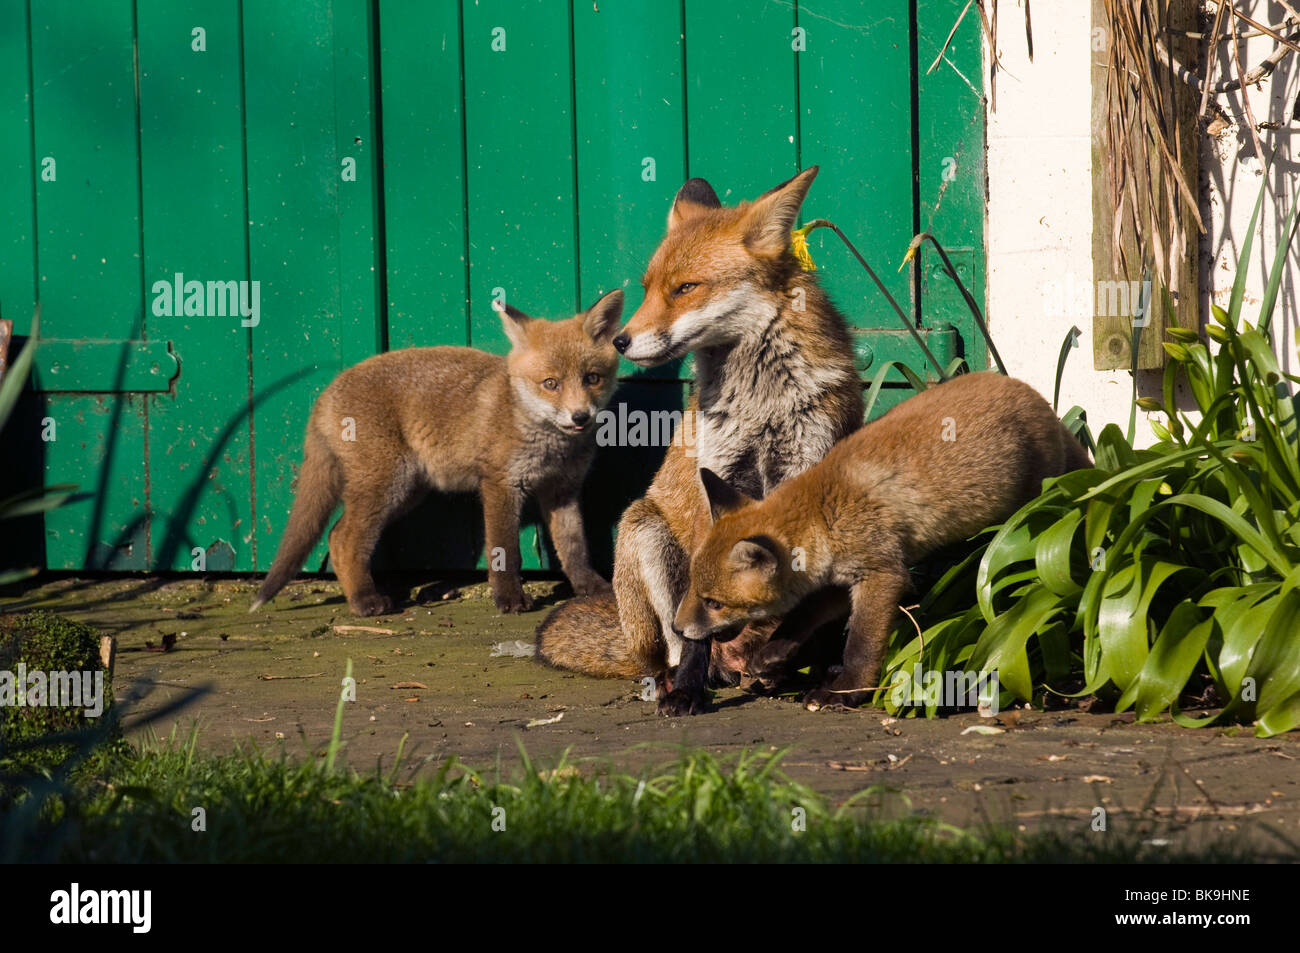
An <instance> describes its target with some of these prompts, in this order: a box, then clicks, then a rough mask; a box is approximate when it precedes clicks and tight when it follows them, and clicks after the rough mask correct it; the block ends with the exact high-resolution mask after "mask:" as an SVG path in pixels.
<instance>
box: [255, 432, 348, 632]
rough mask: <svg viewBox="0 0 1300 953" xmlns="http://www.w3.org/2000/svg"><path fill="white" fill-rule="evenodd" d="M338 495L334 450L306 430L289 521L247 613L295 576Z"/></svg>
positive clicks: (340, 480) (340, 477)
mask: <svg viewBox="0 0 1300 953" xmlns="http://www.w3.org/2000/svg"><path fill="white" fill-rule="evenodd" d="M342 493H343V472H342V470H341V468H340V467H339V462H338V460H337V458H335V456H334V451H333V450H331V449H330V447H329V444H327V443H326V442H325V438H324V437H322V436H320V435H319V434H317V433H316V432H315V431H314V430H311V429H308V431H307V439H306V440H305V441H304V442H303V453H302V469H301V470H299V471H298V487H297V490H296V491H295V493H294V497H293V509H292V510H291V511H290V513H289V522H288V525H286V526H285V528H284V535H283V536H282V537H281V538H280V548H279V549H278V550H277V551H276V554H275V561H274V562H272V563H271V569H270V571H269V572H267V574H266V580H265V581H264V582H263V583H262V588H261V589H259V590H257V598H256V599H254V600H253V604H252V606H250V607H249V610H248V611H249V612H256V611H257V610H258V609H260V608H261V607H262V606H263V605H265V604H266V603H268V602H270V601H271V599H272V598H274V597H275V594H276V593H277V592H279V591H280V590H281V589H283V588H284V585H285V583H287V582H288V581H289V580H290V579H292V578H293V577H294V576H296V575H298V571H299V570H300V569H302V564H303V562H304V560H306V558H307V554H308V553H310V552H311V550H312V547H313V546H315V545H316V541H317V540H318V539H320V536H321V533H323V532H324V531H325V524H326V523H327V522H329V518H330V514H332V513H333V512H334V507H335V506H336V505H338V502H339V499H340V497H341V496H342Z"/></svg>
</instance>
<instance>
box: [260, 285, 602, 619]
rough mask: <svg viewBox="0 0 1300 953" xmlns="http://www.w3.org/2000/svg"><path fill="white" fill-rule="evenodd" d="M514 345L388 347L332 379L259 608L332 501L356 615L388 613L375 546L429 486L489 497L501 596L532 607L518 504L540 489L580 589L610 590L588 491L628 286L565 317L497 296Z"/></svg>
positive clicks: (486, 510) (315, 534) (503, 603)
mask: <svg viewBox="0 0 1300 953" xmlns="http://www.w3.org/2000/svg"><path fill="white" fill-rule="evenodd" d="M493 307H494V308H495V309H496V310H497V312H498V313H499V314H500V316H501V323H502V325H503V326H504V327H505V331H506V335H507V337H509V339H510V344H511V350H510V353H509V355H508V356H506V357H500V356H497V355H493V354H486V353H484V352H482V351H477V350H474V349H472V348H467V347H425V348H409V349H406V350H400V351H390V352H388V353H386V354H379V355H376V356H375V357H372V358H370V359H369V360H366V361H362V362H361V363H360V364H358V365H357V366H356V367H353V368H350V369H348V370H346V371H344V372H343V373H342V374H340V375H339V376H338V377H337V378H335V380H334V382H333V383H332V384H330V386H329V387H327V388H326V389H325V391H324V393H322V394H321V396H320V398H319V399H318V400H317V401H316V406H315V408H314V409H313V410H312V414H311V418H310V420H309V421H308V423H307V436H306V441H305V446H304V448H303V463H302V470H301V472H300V473H299V475H298V488H297V495H296V497H295V498H294V501H293V510H292V512H291V513H290V515H289V523H288V525H287V526H286V527H285V531H284V538H283V539H282V540H281V541H280V549H279V551H278V552H277V553H276V556H275V561H274V563H272V565H271V569H270V572H268V573H267V576H266V581H265V582H263V583H262V588H261V589H260V590H259V591H258V593H257V599H256V600H255V601H254V602H253V606H252V609H251V610H250V611H255V610H256V609H258V608H260V607H261V606H262V605H263V604H264V603H266V602H267V601H268V600H270V599H271V598H272V597H273V596H274V595H275V594H276V593H277V592H279V591H280V589H281V588H283V587H284V585H285V583H287V582H288V581H289V580H290V579H292V578H293V577H294V576H295V575H296V574H297V573H298V571H299V569H301V568H302V563H303V560H304V559H306V558H307V554H308V553H309V552H310V551H311V548H312V547H313V546H314V545H315V544H316V541H317V540H318V539H320V534H321V532H322V531H323V530H324V528H325V524H326V522H327V521H328V520H329V518H330V514H331V513H333V511H334V507H335V506H336V505H337V504H338V503H339V501H340V500H341V501H342V503H343V515H342V516H341V517H340V518H339V521H338V523H336V524H335V526H334V529H333V530H331V531H330V536H329V547H330V559H331V561H332V563H333V566H334V571H335V572H336V573H337V574H338V578H339V582H340V583H342V585H343V591H344V593H345V594H346V595H347V599H348V606H349V608H351V610H352V612H353V613H355V614H356V615H360V616H367V615H379V614H382V613H386V612H389V611H391V609H392V604H391V602H390V601H389V600H388V599H387V598H386V597H385V596H383V595H382V594H380V592H379V591H378V590H377V589H376V588H375V582H374V579H373V578H372V577H371V575H370V557H371V554H372V553H373V551H374V548H375V545H376V543H377V542H378V541H379V536H380V533H381V532H382V531H383V529H384V526H385V525H386V524H388V523H389V522H391V521H392V520H394V519H396V518H397V517H398V516H400V515H402V514H403V513H405V512H407V511H408V510H410V509H411V508H412V507H413V506H414V505H415V504H416V503H418V502H419V501H420V500H421V499H422V498H423V497H424V496H425V495H426V494H427V493H428V491H430V490H439V491H442V492H448V493H452V492H467V491H477V492H478V493H479V495H480V497H481V498H482V500H483V518H484V523H485V524H486V525H485V538H486V542H487V549H488V561H489V565H490V566H491V571H490V572H489V574H488V575H489V578H490V579H491V584H492V597H493V599H494V600H495V602H496V605H497V608H498V609H499V610H500V611H502V612H519V611H521V610H525V609H530V608H532V603H531V601H530V599H529V598H528V596H527V595H525V593H524V590H523V584H522V579H521V576H520V565H521V560H520V556H519V515H520V510H521V509H522V507H523V504H524V501H525V500H526V499H527V498H529V497H531V496H535V497H536V498H537V501H538V503H539V505H540V508H541V511H542V515H543V516H544V517H545V519H546V523H547V527H548V529H549V530H550V534H551V540H552V542H553V543H554V544H555V549H556V551H557V552H558V553H559V556H560V562H561V563H562V564H563V567H564V573H565V575H566V576H567V577H568V579H569V582H571V583H572V584H573V588H574V590H575V591H577V592H578V593H581V594H594V593H600V592H607V591H609V583H607V582H606V581H605V580H604V579H602V578H601V577H600V576H599V575H597V573H596V572H595V571H594V570H593V569H592V568H591V563H590V559H589V557H588V553H587V540H586V536H585V535H584V532H583V525H582V514H581V511H580V510H579V505H578V495H579V491H580V490H581V488H582V482H583V480H584V478H585V477H586V475H587V469H588V467H589V466H590V465H591V460H592V457H593V456H594V455H595V449H596V448H595V433H596V426H595V420H596V415H597V413H598V412H599V411H600V410H601V409H602V408H603V407H604V406H605V405H606V404H607V403H608V402H609V399H610V397H611V395H612V394H613V391H614V387H615V384H616V380H615V371H616V370H617V367H618V354H617V353H616V352H615V350H614V346H613V344H612V343H611V341H612V339H613V337H614V332H615V330H616V329H617V327H618V322H619V318H620V316H621V315H622V312H623V292H622V291H611V292H610V293H609V294H607V295H605V296H604V297H603V298H601V299H600V300H599V301H597V302H596V303H595V304H593V305H592V306H591V308H590V309H588V310H587V311H585V312H584V313H582V314H579V315H577V316H576V317H574V318H571V319H568V320H565V321H545V320H538V319H534V318H530V317H528V315H526V314H524V313H523V312H521V311H518V310H517V309H515V308H513V307H509V306H498V305H495V304H494V305H493Z"/></svg>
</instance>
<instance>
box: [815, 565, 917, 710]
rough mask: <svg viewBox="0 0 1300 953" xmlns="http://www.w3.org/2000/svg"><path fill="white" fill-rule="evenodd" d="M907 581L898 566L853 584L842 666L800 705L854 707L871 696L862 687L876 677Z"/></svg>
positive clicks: (869, 684) (868, 687)
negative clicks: (834, 675) (833, 676)
mask: <svg viewBox="0 0 1300 953" xmlns="http://www.w3.org/2000/svg"><path fill="white" fill-rule="evenodd" d="M907 583H908V576H907V570H906V569H905V568H903V567H902V566H901V565H900V566H898V567H896V568H893V569H885V570H875V571H872V572H868V573H867V574H866V575H865V576H864V577H863V579H862V581H860V582H858V583H857V584H856V585H854V586H853V588H852V590H851V591H850V594H849V597H850V599H851V601H852V604H853V611H852V613H851V614H850V615H849V637H848V641H847V643H846V644H845V646H844V668H843V670H842V671H841V672H840V674H839V675H837V676H836V677H835V678H833V679H831V681H830V682H829V683H827V684H826V685H823V686H822V687H821V688H815V689H813V690H812V691H811V692H809V693H808V694H807V695H805V696H804V707H806V708H807V709H808V710H809V711H816V710H818V709H819V708H855V707H857V706H858V705H860V704H862V703H863V702H864V701H866V700H867V699H868V698H870V697H871V694H872V693H871V692H870V691H867V690H866V689H870V688H874V687H875V685H876V679H877V678H879V677H880V667H881V664H882V663H883V662H884V659H885V646H886V644H887V643H888V641H889V630H890V629H891V628H892V627H893V622H894V616H895V615H896V614H897V610H898V604H899V600H900V599H902V597H903V593H904V592H905V591H906V590H907Z"/></svg>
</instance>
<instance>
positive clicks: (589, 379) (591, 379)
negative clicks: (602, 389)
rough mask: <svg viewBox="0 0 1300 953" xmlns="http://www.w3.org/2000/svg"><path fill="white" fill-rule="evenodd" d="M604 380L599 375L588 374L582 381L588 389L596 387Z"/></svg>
mask: <svg viewBox="0 0 1300 953" xmlns="http://www.w3.org/2000/svg"><path fill="white" fill-rule="evenodd" d="M603 379H604V378H602V377H601V376H600V375H599V374H588V375H587V376H586V377H584V378H583V379H582V382H583V383H584V384H586V385H587V386H588V387H595V386H596V385H597V384H599V383H600V382H601V381H602V380H603Z"/></svg>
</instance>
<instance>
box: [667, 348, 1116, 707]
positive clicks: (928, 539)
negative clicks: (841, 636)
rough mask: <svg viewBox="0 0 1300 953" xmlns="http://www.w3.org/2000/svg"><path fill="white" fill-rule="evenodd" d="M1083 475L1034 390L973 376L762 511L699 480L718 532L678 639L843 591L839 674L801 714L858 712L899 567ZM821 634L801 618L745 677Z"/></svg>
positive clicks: (906, 407)
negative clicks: (1048, 485) (1058, 481)
mask: <svg viewBox="0 0 1300 953" xmlns="http://www.w3.org/2000/svg"><path fill="white" fill-rule="evenodd" d="M1091 465H1092V464H1091V461H1090V460H1089V459H1088V454H1087V453H1086V451H1084V449H1083V447H1082V446H1080V445H1079V443H1078V441H1076V440H1075V439H1074V437H1073V436H1072V435H1071V434H1070V433H1069V431H1067V430H1066V429H1065V427H1064V426H1063V425H1062V424H1061V422H1060V421H1059V420H1057V418H1056V414H1055V413H1053V411H1052V408H1051V407H1050V406H1048V404H1047V402H1046V401H1045V400H1043V398H1042V397H1040V396H1039V395H1038V393H1037V392H1036V391H1034V390H1033V388H1031V387H1030V386H1029V385H1028V384H1025V383H1023V382H1021V381H1017V380H1013V379H1011V378H1008V377H1003V376H1001V375H999V374H993V373H977V374H965V375H963V376H961V377H958V378H955V379H954V380H951V381H948V382H947V383H944V384H940V385H938V386H936V387H931V388H930V389H928V390H925V391H923V392H922V393H920V394H918V395H917V396H915V397H912V398H911V399H909V400H906V401H904V402H903V403H902V404H899V405H898V406H897V407H895V408H894V409H893V410H891V411H889V412H888V413H887V414H885V415H884V416H882V417H881V418H880V419H879V420H876V421H875V422H873V423H870V424H868V425H867V426H866V427H864V428H862V429H861V430H859V431H857V432H856V433H854V434H852V435H850V436H848V437H846V438H844V439H843V440H841V441H840V442H839V443H838V444H836V445H835V447H834V448H832V449H831V451H830V453H828V454H827V455H826V458H825V459H824V460H822V461H821V462H820V463H818V464H817V465H816V466H814V467H812V468H811V469H809V470H807V471H805V472H804V473H802V474H800V475H798V476H795V477H792V478H791V479H789V480H787V481H786V482H785V483H782V484H781V485H780V486H778V487H776V489H774V490H773V491H772V492H771V493H770V494H769V495H768V496H767V497H766V498H764V499H763V500H762V502H755V501H753V500H751V499H749V498H748V497H745V496H744V495H742V494H741V493H739V492H738V491H736V490H734V489H732V488H731V487H730V486H728V485H727V484H726V483H724V482H723V481H722V480H720V479H719V478H718V477H716V476H715V475H714V474H713V473H712V472H711V471H708V470H702V471H701V479H702V480H703V482H704V486H705V491H706V493H707V495H708V498H709V504H710V507H711V510H712V515H713V519H714V522H713V526H712V529H711V531H710V532H709V535H708V537H707V538H706V539H705V540H704V542H703V544H702V545H701V546H700V548H699V549H698V550H697V551H696V553H695V555H694V557H693V558H692V560H691V572H690V577H691V582H690V589H689V590H688V592H687V594H686V598H685V599H684V600H683V601H682V603H681V605H680V607H679V608H678V610H677V615H676V619H675V620H674V621H675V625H676V628H677V629H678V630H679V631H681V633H682V634H683V636H684V637H685V638H687V639H706V638H709V637H710V636H713V637H721V638H723V639H725V638H728V637H729V636H730V634H731V633H733V632H735V631H737V630H738V629H739V628H740V626H741V625H743V624H744V623H746V622H752V621H754V620H758V619H766V618H770V617H772V616H782V615H786V614H788V613H790V612H791V610H793V609H794V608H795V606H796V605H797V604H798V603H800V602H801V600H803V599H804V598H805V597H806V596H809V595H811V594H813V593H816V592H818V591H819V590H823V589H827V588H828V587H843V588H847V589H848V591H849V609H850V614H849V631H848V642H847V645H846V646H845V649H844V665H843V669H842V670H841V671H840V673H839V674H838V676H835V677H832V678H831V680H830V681H829V682H828V683H827V684H825V685H823V686H822V687H820V688H816V689H814V690H813V691H811V692H810V693H809V694H808V695H807V696H805V698H804V703H805V705H806V706H807V707H808V708H809V709H810V710H813V711H815V710H817V709H818V708H824V707H832V706H835V707H838V706H849V707H851V706H856V705H858V704H860V703H861V702H863V701H865V700H866V699H867V698H868V697H869V696H870V694H871V692H870V691H867V689H868V688H870V687H872V686H874V685H875V684H876V679H877V678H878V677H879V674H880V668H881V663H882V661H883V658H884V652H885V648H886V643H887V641H888V637H889V632H890V630H891V629H892V628H893V625H894V620H895V616H896V614H897V606H898V605H899V600H900V599H901V598H902V597H903V593H904V590H906V589H907V587H908V583H909V579H908V566H910V565H912V564H913V563H914V562H916V561H917V560H919V559H921V558H922V557H924V556H925V555H926V554H928V553H930V552H933V551H934V550H936V549H939V548H940V547H942V546H945V545H948V544H950V543H955V542H958V541H960V540H962V539H965V538H968V537H970V536H972V535H974V534H975V533H977V532H979V531H980V530H982V529H985V528H986V527H988V526H991V525H993V524H994V523H999V522H1002V521H1003V520H1005V519H1006V518H1007V517H1009V516H1010V515H1011V514H1012V513H1014V512H1015V511H1016V510H1017V509H1019V508H1020V506H1021V505H1022V504H1024V503H1026V502H1028V501H1029V500H1031V499H1033V498H1034V497H1035V496H1037V495H1038V494H1039V492H1040V491H1041V489H1042V482H1043V480H1044V479H1045V478H1047V477H1053V476H1059V475H1060V474H1063V473H1066V472H1068V471H1071V470H1078V469H1082V468H1085V467H1089V466H1091ZM816 602H817V600H811V601H810V603H816ZM823 602H824V603H825V604H826V605H827V606H829V607H831V612H833V611H834V609H835V607H836V606H837V605H843V600H842V599H836V598H834V597H833V595H832V594H827V596H826V597H825V598H824V600H823ZM806 605H807V604H805V607H803V608H801V612H802V611H806ZM810 614H811V615H813V616H815V613H810ZM792 620H793V617H792V618H791V619H787V623H791V622H792ZM824 621H828V619H827V618H824V617H823V618H815V617H814V618H809V619H805V620H803V622H804V623H805V624H804V625H803V626H802V627H796V628H797V631H796V632H795V633H794V634H793V635H791V636H789V637H784V634H785V631H786V628H787V626H783V628H782V629H781V630H779V631H778V632H777V633H776V636H775V637H774V638H773V640H772V641H771V642H769V643H768V645H767V646H766V647H764V648H763V649H762V650H761V651H760V652H759V653H758V654H757V656H756V657H755V664H754V669H755V670H757V671H759V672H761V671H762V670H764V669H765V668H766V669H769V670H774V669H777V668H779V667H780V665H781V664H782V663H783V662H784V661H785V660H787V659H788V658H789V657H790V656H792V655H793V654H794V650H795V649H797V648H798V645H799V643H800V640H801V639H804V638H807V636H808V635H810V634H811V632H812V631H813V630H815V629H816V627H817V625H819V624H821V623H822V622H824Z"/></svg>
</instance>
